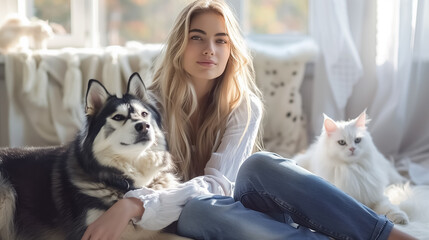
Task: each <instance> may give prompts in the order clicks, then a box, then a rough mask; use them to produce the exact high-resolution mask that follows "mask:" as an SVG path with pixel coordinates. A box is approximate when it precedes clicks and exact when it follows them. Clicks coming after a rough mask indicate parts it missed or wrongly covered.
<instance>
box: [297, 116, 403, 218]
mask: <svg viewBox="0 0 429 240" xmlns="http://www.w3.org/2000/svg"><path fill="white" fill-rule="evenodd" d="M367 122H369V120H367V118H366V113H365V111H364V112H363V113H361V114H360V115H359V116H358V117H357V118H356V119H353V120H349V121H334V120H332V119H331V118H329V117H328V116H326V115H325V119H324V124H323V128H322V134H321V135H320V136H319V138H318V139H317V141H316V142H315V143H313V144H312V146H311V147H310V148H309V149H308V150H307V152H305V153H303V154H298V155H296V156H295V157H294V160H295V161H296V162H297V163H298V165H300V166H302V167H304V168H306V169H307V170H309V171H311V172H313V173H315V174H316V175H319V176H321V177H322V178H324V179H326V180H328V181H329V182H331V183H332V184H334V185H335V186H337V187H338V188H340V189H341V190H343V191H344V192H346V193H347V194H349V195H351V196H352V197H354V198H355V199H357V200H358V201H360V202H362V203H363V204H365V205H367V206H368V207H370V208H372V209H373V210H374V211H375V212H377V213H378V214H383V215H386V216H387V218H389V219H390V220H391V221H393V222H394V223H398V224H407V223H408V222H409V219H408V216H407V214H406V213H405V212H404V211H402V210H401V209H400V208H399V207H398V206H396V205H393V204H392V203H391V202H390V201H389V199H388V198H387V197H386V196H385V195H384V191H385V189H386V187H387V186H388V185H390V184H393V183H401V182H404V181H405V178H403V177H402V176H401V175H399V173H398V172H397V171H396V169H395V168H394V166H393V165H392V164H391V163H390V162H389V161H388V160H387V159H386V158H385V157H384V156H383V155H382V154H381V153H380V152H379V151H378V150H377V148H376V146H375V145H374V142H373V141H372V138H371V136H370V134H369V132H368V131H367V129H366V124H367Z"/></svg>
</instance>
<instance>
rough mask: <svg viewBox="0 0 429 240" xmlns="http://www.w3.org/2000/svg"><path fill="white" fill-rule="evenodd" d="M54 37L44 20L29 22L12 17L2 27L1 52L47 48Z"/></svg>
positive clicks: (0, 32)
mask: <svg viewBox="0 0 429 240" xmlns="http://www.w3.org/2000/svg"><path fill="white" fill-rule="evenodd" d="M52 36H53V30H52V28H51V27H50V26H49V24H48V23H47V22H45V21H42V20H32V21H29V20H28V19H27V18H24V17H19V16H16V15H12V16H10V17H8V18H7V19H6V20H5V21H4V22H3V23H2V24H1V25H0V51H1V52H9V51H13V50H18V49H26V48H34V49H44V48H46V40H47V39H49V38H51V37H52Z"/></svg>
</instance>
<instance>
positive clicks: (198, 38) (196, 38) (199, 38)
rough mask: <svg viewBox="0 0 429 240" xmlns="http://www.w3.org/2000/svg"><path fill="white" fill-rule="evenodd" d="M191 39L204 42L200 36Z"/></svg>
mask: <svg viewBox="0 0 429 240" xmlns="http://www.w3.org/2000/svg"><path fill="white" fill-rule="evenodd" d="M191 39H192V40H202V38H201V37H199V36H192V37H191Z"/></svg>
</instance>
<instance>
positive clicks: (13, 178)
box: [0, 73, 178, 239]
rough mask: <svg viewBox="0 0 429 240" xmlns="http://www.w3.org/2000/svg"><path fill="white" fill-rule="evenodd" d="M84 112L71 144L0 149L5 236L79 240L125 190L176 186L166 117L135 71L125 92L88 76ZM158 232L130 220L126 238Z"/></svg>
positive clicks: (1, 233) (0, 235) (1, 232)
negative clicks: (119, 94)
mask: <svg viewBox="0 0 429 240" xmlns="http://www.w3.org/2000/svg"><path fill="white" fill-rule="evenodd" d="M85 112H86V124H85V126H84V127H83V128H82V129H81V131H80V132H79V133H78V134H77V136H76V138H75V140H74V141H73V142H71V143H70V144H68V145H65V146H54V147H37V148H30V147H28V148H13V149H12V148H6V149H1V150H0V212H1V213H2V217H1V218H0V239H81V237H82V235H83V233H84V231H85V230H86V228H87V226H88V225H89V224H90V223H92V222H93V221H95V220H96V219H97V218H98V217H99V216H100V215H101V214H102V213H103V212H105V211H106V210H107V209H108V208H109V207H110V206H112V205H113V204H114V203H115V202H116V201H118V200H119V199H121V198H122V197H123V195H124V194H125V193H126V192H127V191H129V190H132V189H136V188H140V187H144V186H146V187H150V188H153V189H162V188H169V187H174V186H176V185H177V182H178V181H177V178H176V175H175V173H174V171H175V168H174V164H173V161H172V158H171V155H170V154H169V152H168V149H167V142H166V139H165V135H164V132H163V131H162V127H161V126H162V125H161V116H160V114H159V112H158V111H157V110H156V108H155V105H154V104H151V101H150V98H149V97H148V94H147V92H146V89H145V86H144V84H143V81H142V80H141V78H140V76H139V75H138V74H137V73H134V74H133V75H131V77H130V79H129V81H128V87H127V92H126V93H125V94H124V95H123V96H122V97H117V96H113V95H111V94H110V93H109V92H108V91H107V90H106V89H105V87H104V86H103V85H102V84H101V83H100V82H98V81H97V80H90V81H89V83H88V90H87V94H86V104H85ZM157 233H158V232H157V231H148V230H143V229H141V228H139V227H136V226H133V225H132V224H131V223H130V224H129V226H128V227H127V229H126V232H125V233H124V234H123V235H122V237H123V238H125V239H132V238H134V239H150V238H154V237H155V236H156V234H157Z"/></svg>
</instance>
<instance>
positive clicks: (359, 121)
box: [355, 109, 368, 128]
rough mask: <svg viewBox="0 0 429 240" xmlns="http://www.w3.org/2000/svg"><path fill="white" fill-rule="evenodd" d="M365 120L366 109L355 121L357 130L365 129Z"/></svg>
mask: <svg viewBox="0 0 429 240" xmlns="http://www.w3.org/2000/svg"><path fill="white" fill-rule="evenodd" d="M367 122H368V121H367V119H366V109H365V110H364V111H363V112H362V113H361V114H360V115H359V116H358V117H357V118H356V119H355V125H356V127H358V128H366V124H367Z"/></svg>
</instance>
